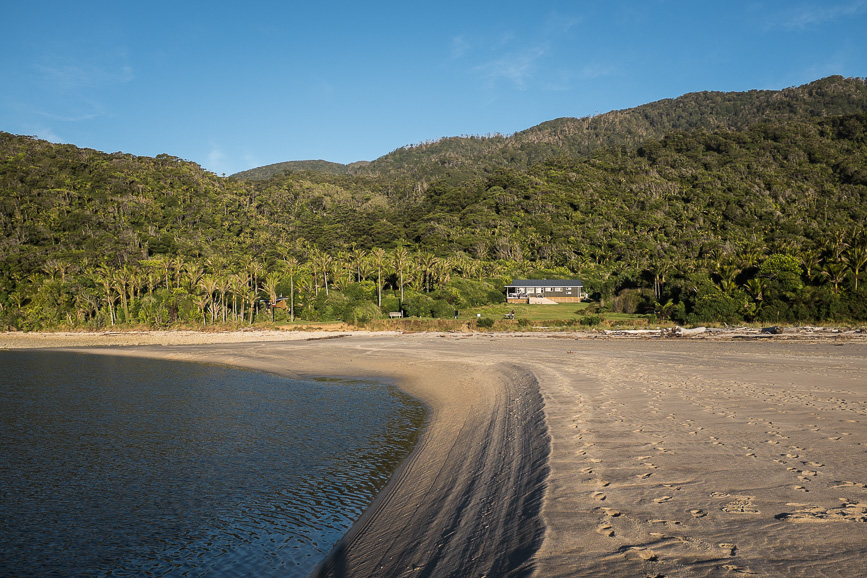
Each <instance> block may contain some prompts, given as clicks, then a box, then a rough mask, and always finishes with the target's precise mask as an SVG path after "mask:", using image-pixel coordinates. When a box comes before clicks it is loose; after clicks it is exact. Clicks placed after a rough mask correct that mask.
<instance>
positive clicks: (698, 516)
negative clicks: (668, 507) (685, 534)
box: [689, 510, 707, 518]
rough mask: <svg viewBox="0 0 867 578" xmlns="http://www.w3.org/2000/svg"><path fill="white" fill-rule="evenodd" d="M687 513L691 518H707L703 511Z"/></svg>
mask: <svg viewBox="0 0 867 578" xmlns="http://www.w3.org/2000/svg"><path fill="white" fill-rule="evenodd" d="M689 513H690V514H692V517H693V518H704V517H705V516H707V512H705V511H704V510H690V511H689Z"/></svg>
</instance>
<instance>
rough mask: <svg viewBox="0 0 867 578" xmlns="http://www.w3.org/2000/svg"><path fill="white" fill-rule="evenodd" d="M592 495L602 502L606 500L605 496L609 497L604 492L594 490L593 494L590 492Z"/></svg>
mask: <svg viewBox="0 0 867 578" xmlns="http://www.w3.org/2000/svg"><path fill="white" fill-rule="evenodd" d="M590 497H592V498H593V499H595V500H599V501H600V502H601V501H603V500H605V498H607V497H608V496H606V495H605V493H604V492H593V493H592V494H590Z"/></svg>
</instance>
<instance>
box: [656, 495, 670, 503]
mask: <svg viewBox="0 0 867 578" xmlns="http://www.w3.org/2000/svg"><path fill="white" fill-rule="evenodd" d="M671 499H672V496H662V497H661V498H656V499H655V500H653V501H654V502H656V503H657V504H664V503H665V502H668V501H670V500H671Z"/></svg>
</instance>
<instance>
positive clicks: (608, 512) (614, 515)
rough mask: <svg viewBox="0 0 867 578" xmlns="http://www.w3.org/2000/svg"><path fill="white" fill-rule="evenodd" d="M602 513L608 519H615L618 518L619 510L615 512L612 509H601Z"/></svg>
mask: <svg viewBox="0 0 867 578" xmlns="http://www.w3.org/2000/svg"><path fill="white" fill-rule="evenodd" d="M602 513H603V514H605V515H606V516H608V517H609V518H617V517H618V516H620V510H615V509H614V508H602Z"/></svg>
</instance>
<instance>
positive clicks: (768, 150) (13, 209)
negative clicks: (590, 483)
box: [0, 77, 867, 329]
mask: <svg viewBox="0 0 867 578" xmlns="http://www.w3.org/2000/svg"><path fill="white" fill-rule="evenodd" d="M449 159H451V160H449ZM327 166H328V163H326V164H325V165H322V164H318V163H314V164H312V165H295V166H294V168H290V167H283V168H282V169H280V170H277V171H271V172H269V171H264V172H260V173H258V175H259V176H260V177H263V176H264V177H267V178H252V176H251V175H250V174H247V175H241V177H243V178H239V177H229V178H224V177H218V176H216V175H214V174H212V173H209V172H207V171H205V170H203V169H202V168H201V167H199V166H198V165H196V164H194V163H190V162H187V161H183V160H181V159H178V158H176V157H172V156H169V155H159V156H157V157H156V158H148V157H136V156H132V155H127V154H122V153H114V154H108V153H102V152H97V151H93V150H88V149H81V148H78V147H75V146H72V145H58V144H51V143H48V142H45V141H40V140H37V139H35V138H30V137H23V136H15V135H10V134H7V133H0V327H6V328H17V329H43V328H57V327H105V326H110V325H146V326H169V325H172V324H179V323H180V324H187V325H192V324H199V325H215V324H241V323H244V324H250V323H255V322H263V321H270V320H271V319H272V316H274V319H275V320H277V321H286V320H290V319H292V318H298V319H304V320H338V319H339V320H346V321H349V322H353V323H365V322H367V321H370V320H372V319H376V318H379V317H381V316H383V314H384V313H387V312H388V311H396V310H399V309H403V310H404V311H405V312H406V314H407V315H413V316H421V317H448V316H451V315H452V314H453V312H454V310H455V309H464V308H467V307H472V306H477V305H483V304H486V303H494V302H499V301H502V300H503V291H502V286H503V284H504V283H505V282H506V281H508V280H509V279H510V278H511V277H513V276H514V277H548V278H552V277H560V278H565V277H578V278H581V279H583V280H584V282H585V286H586V287H587V288H588V289H589V290H590V292H591V294H592V296H593V298H594V300H595V301H596V302H597V304H598V305H597V307H596V308H595V310H597V311H602V312H603V313H604V312H605V311H617V312H624V313H645V314H649V315H651V316H652V317H653V318H654V319H657V320H659V321H673V322H677V323H700V322H726V323H739V322H743V321H757V322H769V323H792V322H802V323H816V322H863V321H865V320H867V289H865V287H864V280H863V279H862V277H863V276H864V270H865V268H867V234H865V230H864V223H865V222H867V83H865V81H864V80H863V79H843V78H839V77H832V78H828V79H823V80H820V81H817V82H815V83H812V84H810V85H806V86H803V87H797V88H793V89H787V90H784V91H751V92H748V93H697V94H693V95H686V96H684V97H681V98H680V99H674V100H667V101H660V102H658V103H652V104H650V105H645V106H643V107H638V108H636V109H631V110H629V111H618V112H616V113H609V114H608V115H599V116H597V117H593V118H590V119H560V120H557V121H552V122H550V123H546V124H544V125H540V126H539V127H534V128H533V129H530V130H528V131H524V132H523V133H517V134H516V135H512V136H511V137H490V138H481V137H466V138H456V139H443V140H440V141H437V142H435V143H428V144H423V145H418V146H414V147H405V148H403V149H398V151H395V152H394V153H391V154H390V155H386V157H383V158H382V159H377V160H375V161H373V162H371V163H369V164H359V165H355V166H353V167H351V168H348V169H347V170H345V171H343V170H329V172H324V170H318V169H317V167H319V168H322V167H326V168H327ZM340 166H343V165H340ZM287 169H288V170H287ZM310 169H315V170H310ZM281 296H283V297H285V298H286V301H285V302H283V303H285V304H287V305H291V307H289V308H287V309H270V308H268V307H267V306H264V305H263V303H268V302H270V303H274V302H277V300H278V299H279V298H280V297H281Z"/></svg>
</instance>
